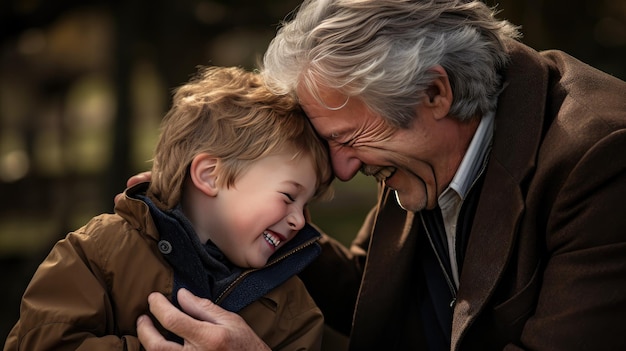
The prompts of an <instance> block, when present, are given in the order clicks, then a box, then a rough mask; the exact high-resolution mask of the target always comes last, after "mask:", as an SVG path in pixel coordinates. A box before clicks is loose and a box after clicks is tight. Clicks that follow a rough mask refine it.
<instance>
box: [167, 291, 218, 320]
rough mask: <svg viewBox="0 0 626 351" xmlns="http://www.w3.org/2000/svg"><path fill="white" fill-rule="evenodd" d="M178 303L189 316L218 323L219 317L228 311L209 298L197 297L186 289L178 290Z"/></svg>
mask: <svg viewBox="0 0 626 351" xmlns="http://www.w3.org/2000/svg"><path fill="white" fill-rule="evenodd" d="M178 303H179V304H180V307H181V308H182V309H183V310H184V311H185V312H186V313H187V314H189V315H190V316H192V317H194V318H196V319H198V320H201V321H206V322H209V323H214V324H220V323H218V321H219V319H220V317H222V316H225V315H228V314H229V313H230V312H228V311H226V310H225V309H223V308H221V307H220V306H218V305H216V304H215V303H213V302H212V301H211V300H207V299H203V298H200V297H197V296H196V295H194V294H192V293H191V292H190V291H189V290H186V289H180V290H178Z"/></svg>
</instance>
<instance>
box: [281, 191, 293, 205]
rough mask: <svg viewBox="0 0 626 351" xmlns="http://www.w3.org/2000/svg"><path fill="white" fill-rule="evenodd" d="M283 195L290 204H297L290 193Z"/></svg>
mask: <svg viewBox="0 0 626 351" xmlns="http://www.w3.org/2000/svg"><path fill="white" fill-rule="evenodd" d="M283 195H285V197H286V198H287V199H288V200H289V202H290V203H291V202H295V201H296V199H295V198H294V197H293V196H292V195H291V194H289V193H283Z"/></svg>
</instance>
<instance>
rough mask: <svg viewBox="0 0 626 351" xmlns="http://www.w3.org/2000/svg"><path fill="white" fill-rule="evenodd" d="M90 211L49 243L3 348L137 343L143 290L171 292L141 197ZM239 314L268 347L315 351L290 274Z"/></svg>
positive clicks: (311, 316) (317, 325) (317, 333)
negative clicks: (106, 210) (63, 235)
mask: <svg viewBox="0 0 626 351" xmlns="http://www.w3.org/2000/svg"><path fill="white" fill-rule="evenodd" d="M116 213H117V215H110V214H107V215H101V216H98V217H95V218H94V219H93V220H91V221H90V222H89V223H88V224H87V225H85V226H84V227H83V228H81V229H79V230H77V231H76V232H73V233H70V234H69V235H68V236H67V237H66V238H65V239H64V240H61V241H59V242H58V243H57V245H56V246H55V247H54V248H53V249H52V251H51V252H50V254H49V256H48V257H47V258H46V259H45V261H44V262H43V263H42V264H41V265H40V267H39V268H38V270H37V272H36V273H35V275H34V276H33V278H32V280H31V282H30V284H29V286H28V288H27V289H26V292H25V293H24V297H23V300H22V304H21V308H20V319H19V321H18V322H17V324H16V325H15V326H14V328H13V329H12V331H11V333H10V334H9V336H8V338H7V341H6V344H5V347H4V350H5V351H14V350H25V351H33V350H68V351H69V350H85V351H98V350H125V351H126V350H128V351H130V350H140V349H143V348H142V347H141V346H140V344H139V340H138V339H137V337H136V335H137V333H136V329H135V323H136V320H137V317H139V315H141V314H144V313H147V312H148V302H147V301H148V300H147V298H148V295H149V294H150V293H151V292H153V291H158V292H161V293H163V294H165V295H166V296H168V297H170V296H171V292H172V286H173V273H172V270H171V268H170V267H169V265H168V263H167V262H166V261H165V259H164V258H163V257H162V255H161V253H160V252H159V250H158V248H157V242H158V238H159V235H158V233H157V231H156V228H155V226H154V223H153V221H152V219H151V217H150V215H149V211H148V207H147V206H146V205H145V204H144V203H143V202H141V201H138V200H134V199H131V198H129V197H126V198H125V199H124V200H122V201H120V202H119V203H118V204H117V206H116ZM239 314H240V315H241V316H242V317H243V318H244V319H245V320H246V321H247V322H248V324H249V325H250V326H251V327H252V329H253V330H254V331H255V332H256V333H257V334H258V335H259V336H261V338H262V339H263V340H264V341H265V342H266V343H267V344H268V345H269V346H270V347H271V348H272V349H273V350H319V349H320V347H321V335H322V332H323V324H324V321H323V317H322V314H321V312H320V310H319V308H318V307H317V306H316V305H315V303H314V302H313V300H312V299H311V297H310V295H309V294H308V293H307V291H306V289H305V287H304V285H303V284H302V281H300V279H299V278H297V277H292V278H291V279H289V280H288V281H287V282H285V283H284V284H283V285H281V286H279V287H278V288H276V289H274V290H273V291H270V292H269V293H268V294H267V295H265V296H264V297H262V298H261V299H260V300H257V301H255V302H253V303H252V304H251V305H249V306H247V307H245V308H244V309H243V310H241V311H240V312H239Z"/></svg>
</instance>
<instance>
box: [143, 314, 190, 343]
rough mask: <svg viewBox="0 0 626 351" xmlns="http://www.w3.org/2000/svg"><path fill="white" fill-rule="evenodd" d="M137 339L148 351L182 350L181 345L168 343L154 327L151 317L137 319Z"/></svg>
mask: <svg viewBox="0 0 626 351" xmlns="http://www.w3.org/2000/svg"><path fill="white" fill-rule="evenodd" d="M137 337H138V338H139V341H140V342H141V344H142V345H143V347H144V348H145V349H146V350H148V351H178V350H182V347H181V345H179V344H177V343H175V342H171V341H167V340H165V338H164V337H163V335H161V334H160V333H159V331H158V330H157V329H156V328H155V327H154V324H153V323H152V320H150V317H148V316H146V315H142V316H139V318H137Z"/></svg>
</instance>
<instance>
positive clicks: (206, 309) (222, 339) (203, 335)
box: [137, 289, 270, 351]
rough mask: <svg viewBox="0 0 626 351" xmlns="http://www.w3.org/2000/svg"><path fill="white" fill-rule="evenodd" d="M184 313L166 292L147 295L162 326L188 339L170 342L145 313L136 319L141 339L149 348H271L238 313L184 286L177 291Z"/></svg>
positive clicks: (167, 350)
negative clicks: (175, 305) (178, 342)
mask: <svg viewBox="0 0 626 351" xmlns="http://www.w3.org/2000/svg"><path fill="white" fill-rule="evenodd" d="M178 302H179V303H180V305H181V307H182V309H183V310H184V312H185V313H188V314H185V313H183V312H181V311H180V310H178V309H177V308H176V307H174V305H172V304H171V303H170V302H169V301H168V300H167V299H166V298H165V297H164V296H163V295H161V294H159V293H152V294H150V296H149V297H148V303H149V304H150V312H152V314H153V315H154V316H155V317H156V319H158V321H159V322H160V323H161V325H162V326H163V327H165V328H166V329H168V330H169V331H171V332H173V333H175V334H177V335H178V336H180V337H181V338H183V339H185V344H184V346H183V345H179V344H177V343H174V342H171V341H167V340H165V338H164V337H163V336H162V335H161V334H160V333H159V332H158V331H157V329H156V328H155V327H154V324H153V323H152V321H151V320H150V318H149V317H148V316H146V315H143V316H141V317H139V319H138V320H137V334H138V336H139V340H140V341H141V343H142V344H143V346H144V347H145V349H146V350H148V351H177V350H194V351H217V350H270V348H269V347H268V346H267V345H265V343H263V341H262V340H261V339H260V338H259V337H258V336H257V335H256V334H255V333H254V331H252V329H251V328H250V327H249V326H248V324H246V322H245V321H244V320H243V319H242V318H241V316H239V315H238V314H235V313H232V312H228V311H226V310H224V309H222V308H221V307H219V306H217V305H216V304H214V303H213V302H211V301H209V300H206V299H201V298H199V297H197V296H195V295H193V294H192V293H190V292H189V291H187V290H185V289H181V290H179V291H178Z"/></svg>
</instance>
